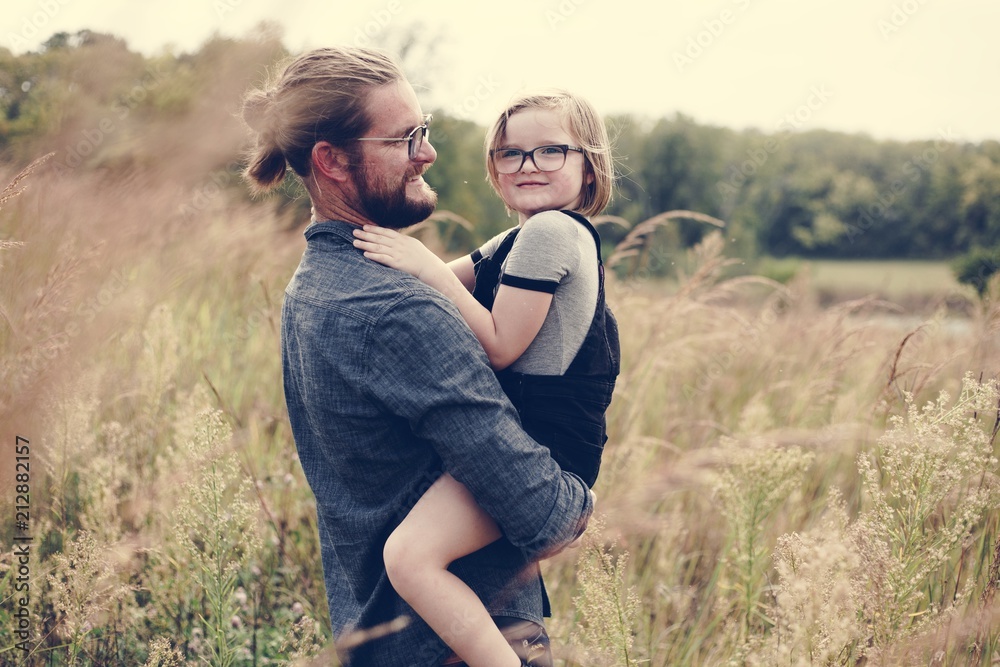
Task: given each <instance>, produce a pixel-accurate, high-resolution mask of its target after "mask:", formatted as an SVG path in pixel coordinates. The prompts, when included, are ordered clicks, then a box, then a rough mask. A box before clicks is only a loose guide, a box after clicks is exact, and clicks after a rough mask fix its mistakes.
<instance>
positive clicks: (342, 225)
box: [303, 220, 360, 244]
mask: <svg viewBox="0 0 1000 667" xmlns="http://www.w3.org/2000/svg"><path fill="white" fill-rule="evenodd" d="M355 229H360V227H358V226H357V225H352V224H351V223H349V222H344V221H343V220H313V221H312V222H310V223H309V226H308V227H306V229H305V232H303V233H304V234H305V237H306V241H309V240H311V239H312V238H313V237H314V236H316V235H317V234H332V235H333V236H336V237H339V238H341V239H343V240H344V241H347V242H348V243H351V244H353V243H354V230H355Z"/></svg>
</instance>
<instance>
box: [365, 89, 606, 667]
mask: <svg viewBox="0 0 1000 667" xmlns="http://www.w3.org/2000/svg"><path fill="white" fill-rule="evenodd" d="M486 153H487V159H486V166H487V171H488V174H489V181H490V183H491V185H492V186H493V189H494V190H495V191H496V192H497V193H498V194H499V195H500V197H501V198H502V199H503V201H504V204H505V205H506V207H507V209H508V211H513V212H516V213H517V217H518V226H517V227H514V228H513V229H511V230H508V231H507V232H504V233H502V234H500V235H498V236H497V237H495V238H493V239H491V240H490V241H488V242H487V243H486V244H485V245H483V246H482V247H481V248H479V249H478V250H476V251H475V252H473V253H472V254H470V255H467V256H465V257H462V258H460V259H457V260H455V261H453V262H451V263H450V264H445V263H444V262H442V261H441V260H440V259H439V258H438V257H437V256H436V255H434V254H433V253H432V252H430V251H429V250H427V248H425V247H424V246H423V244H421V243H420V242H419V241H418V240H416V239H414V238H412V237H409V236H404V235H401V234H398V233H397V232H394V231H392V230H388V229H384V228H381V227H375V226H371V225H367V226H365V227H364V229H363V230H356V231H355V232H354V234H355V236H356V237H357V238H356V240H355V242H354V245H355V246H356V247H358V248H360V249H362V250H364V251H365V256H366V257H368V258H370V259H373V260H375V261H378V262H381V263H383V264H386V265H388V266H391V267H394V268H397V269H400V270H403V271H406V272H408V273H410V274H412V275H414V276H416V277H417V278H418V279H420V280H422V281H423V282H425V283H427V284H428V285H430V286H432V287H434V288H436V289H437V290H439V291H440V292H442V293H443V294H444V295H445V296H447V297H448V298H449V299H450V300H451V301H453V302H454V303H455V305H456V306H457V307H458V309H459V311H460V312H461V314H462V317H463V318H464V319H465V320H466V322H467V323H468V325H469V327H470V328H471V329H472V331H473V333H475V335H476V337H477V338H478V339H479V341H480V342H481V343H482V345H483V349H484V350H485V351H486V354H487V356H488V357H489V360H490V364H491V365H492V366H493V369H494V370H495V371H496V373H497V377H498V379H499V380H500V383H501V386H502V387H503V389H504V391H505V392H506V393H507V395H508V396H509V397H510V399H511V402H512V403H513V404H514V406H515V407H516V408H517V410H518V412H519V413H520V416H521V422H522V425H523V426H524V429H525V431H527V432H528V434H529V435H531V436H532V437H533V438H534V439H535V440H537V441H538V442H540V443H542V444H543V445H546V446H547V447H548V448H549V449H550V450H551V452H552V456H553V458H554V459H555V460H556V461H557V462H558V463H559V464H560V466H561V467H563V468H564V469H565V470H569V471H571V472H574V473H576V474H577V475H579V476H580V477H581V478H582V479H583V480H584V482H586V483H587V484H588V486H593V484H594V481H595V480H596V478H597V472H598V468H599V466H600V457H601V452H602V450H603V447H604V442H605V440H606V439H607V436H606V435H605V420H604V413H605V411H606V410H607V408H608V405H609V404H610V402H611V393H612V391H613V389H614V382H615V378H616V377H617V375H618V370H619V349H618V329H617V324H616V323H615V320H614V317H613V316H612V315H611V312H610V310H608V309H607V307H606V305H605V302H604V267H603V264H602V263H601V245H600V237H599V236H598V234H597V232H596V231H595V230H594V228H593V226H592V225H591V224H590V222H589V221H588V220H587V218H586V217H584V216H592V215H596V214H597V213H599V212H600V211H601V210H603V209H604V207H605V206H606V205H607V203H608V201H609V200H610V198H611V188H612V181H613V164H612V159H611V149H610V146H609V142H608V136H607V132H606V130H605V128H604V123H603V122H602V120H601V118H600V117H599V116H598V115H597V113H596V112H595V111H594V109H593V108H592V107H591V106H590V104H589V103H587V102H586V101H584V100H582V99H580V98H578V97H576V96H573V95H571V94H569V93H566V92H563V91H554V92H551V93H545V94H536V95H528V96H522V97H520V98H516V99H515V100H514V101H513V102H512V103H511V104H510V105H509V106H508V108H507V109H506V110H505V111H504V112H503V113H502V114H501V115H500V117H499V118H498V119H497V120H496V122H495V123H494V124H493V127H492V128H491V129H490V131H489V133H488V134H487V137H486ZM516 492H517V490H516V489H511V493H516ZM499 537H500V532H499V530H498V528H497V526H496V524H495V523H494V522H493V520H492V519H491V518H490V517H489V516H488V515H487V514H486V513H485V512H483V510H482V509H480V508H479V506H478V505H477V504H476V502H475V500H474V499H473V498H472V496H471V494H469V492H468V491H467V490H466V489H465V487H464V486H462V485H461V484H460V483H459V482H457V481H455V479H454V478H452V477H451V476H450V475H448V474H447V473H445V474H444V475H443V476H442V477H441V478H440V479H439V480H438V481H437V482H435V483H434V485H433V486H432V487H431V488H430V489H429V490H428V491H427V493H426V494H424V496H423V497H422V498H421V499H420V500H419V501H418V502H417V503H416V505H415V506H414V507H413V509H412V510H411V511H410V513H409V514H408V515H407V516H406V518H405V519H404V520H403V522H402V523H401V524H400V525H399V527H398V528H397V529H396V530H395V531H394V532H393V533H392V535H391V536H390V537H389V539H388V540H387V542H386V545H385V552H384V557H385V565H386V572H387V574H388V576H389V580H390V581H391V582H392V585H393V587H394V588H395V589H396V591H397V592H398V593H399V594H400V596H402V597H403V599H404V600H406V602H407V603H409V604H410V606H412V607H413V609H414V610H415V611H416V612H417V613H418V614H419V615H420V616H421V618H423V619H424V621H426V622H427V624H428V625H430V626H431V628H433V629H434V631H435V632H437V633H438V635H439V636H440V637H441V638H442V639H443V640H444V641H445V642H446V643H447V644H448V645H449V646H451V648H452V649H453V650H454V651H455V653H456V654H457V656H459V657H460V658H461V659H462V660H464V661H465V662H466V663H467V664H468V665H470V666H471V667H481V666H482V667H485V666H487V665H489V666H494V665H495V666H497V667H516V666H517V665H521V664H526V663H522V662H521V659H522V658H524V657H526V656H521V657H519V656H518V655H517V654H516V653H515V652H514V650H513V649H512V648H511V647H510V645H509V644H508V643H507V641H506V640H505V639H504V638H503V635H502V634H501V633H500V631H499V630H498V629H497V625H496V624H495V623H494V620H493V619H492V618H491V617H490V615H489V614H488V613H487V611H486V609H485V608H484V606H483V604H482V603H481V602H480V600H479V599H478V598H477V597H476V595H475V593H474V592H473V591H472V590H471V589H470V588H468V586H466V585H465V584H464V583H463V582H462V581H461V580H460V579H459V578H458V577H456V576H454V575H453V574H451V573H450V572H449V571H448V569H447V568H448V566H449V564H450V563H451V562H452V561H454V560H456V559H457V558H460V557H462V556H465V555H468V554H470V553H472V552H473V551H476V550H478V549H480V548H482V547H484V546H486V545H487V544H489V543H491V542H493V541H494V540H496V539H497V538H499Z"/></svg>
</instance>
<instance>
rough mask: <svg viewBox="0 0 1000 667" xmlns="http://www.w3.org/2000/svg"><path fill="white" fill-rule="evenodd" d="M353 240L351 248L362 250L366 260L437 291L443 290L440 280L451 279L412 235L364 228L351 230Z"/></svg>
mask: <svg viewBox="0 0 1000 667" xmlns="http://www.w3.org/2000/svg"><path fill="white" fill-rule="evenodd" d="M354 237H355V238H354V247H355V248H358V249H360V250H363V251H364V253H365V257H367V258H368V259H371V260H374V261H376V262H379V263H380V264H385V265H386V266H390V267H392V268H394V269H399V270H400V271H405V272H406V273H409V274H410V275H411V276H413V277H414V278H417V279H418V280H420V281H421V282H424V283H427V284H428V285H430V286H431V287H434V288H436V289H438V290H441V289H442V286H443V282H442V281H445V280H449V279H450V278H451V276H452V272H451V269H449V268H448V265H447V264H445V263H444V262H443V261H442V260H441V258H439V257H438V256H437V255H435V254H434V253H433V252H431V251H430V250H428V249H427V246H425V245H424V244H423V243H421V242H420V241H419V240H418V239H415V238H413V237H412V236H406V235H405V234H400V233H399V232H397V231H396V230H394V229H385V228H384V227H377V226H375V225H365V226H364V227H363V228H362V229H355V230H354Z"/></svg>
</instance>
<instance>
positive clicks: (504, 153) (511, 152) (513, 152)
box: [499, 148, 523, 160]
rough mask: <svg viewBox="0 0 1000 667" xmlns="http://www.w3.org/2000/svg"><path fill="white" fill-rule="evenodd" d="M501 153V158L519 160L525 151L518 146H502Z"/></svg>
mask: <svg viewBox="0 0 1000 667" xmlns="http://www.w3.org/2000/svg"><path fill="white" fill-rule="evenodd" d="M499 155H500V159H501V160H519V159H520V158H521V155H523V153H521V151H519V150H517V149H516V148H501V149H500V153H499Z"/></svg>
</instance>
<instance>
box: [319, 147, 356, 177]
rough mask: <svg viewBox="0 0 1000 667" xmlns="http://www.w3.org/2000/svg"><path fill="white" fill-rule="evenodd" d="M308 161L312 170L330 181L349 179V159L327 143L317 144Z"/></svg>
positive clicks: (345, 154)
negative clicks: (310, 162)
mask: <svg viewBox="0 0 1000 667" xmlns="http://www.w3.org/2000/svg"><path fill="white" fill-rule="evenodd" d="M310 159H311V161H312V166H313V169H315V170H316V172H318V173H320V174H323V176H325V177H327V178H328V179H330V180H331V181H337V182H344V181H347V180H349V179H350V178H351V168H350V167H351V160H350V157H349V156H348V155H347V153H345V152H344V150H343V149H342V148H337V147H336V146H334V145H333V144H331V143H330V142H328V141H320V142H317V143H316V145H315V146H313V149H312V155H311V156H310Z"/></svg>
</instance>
